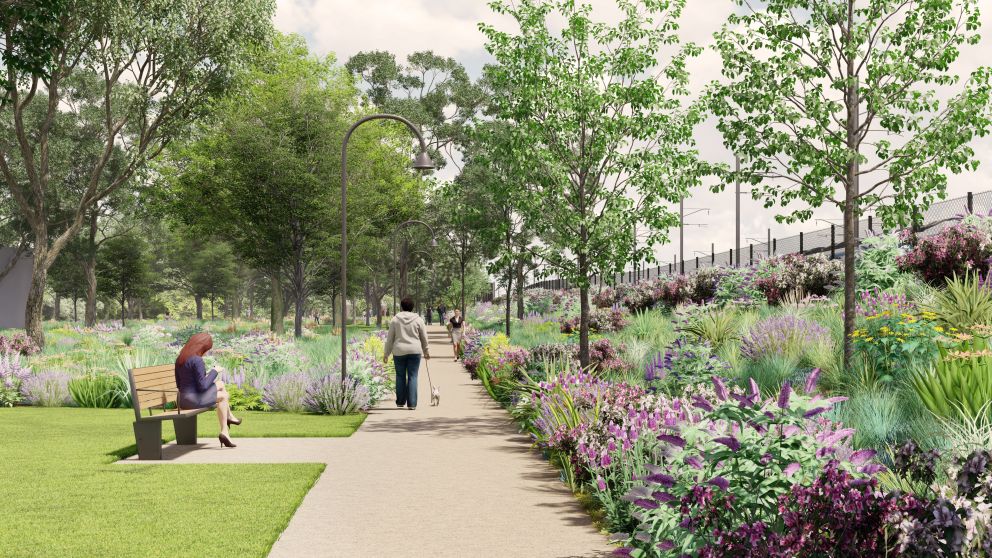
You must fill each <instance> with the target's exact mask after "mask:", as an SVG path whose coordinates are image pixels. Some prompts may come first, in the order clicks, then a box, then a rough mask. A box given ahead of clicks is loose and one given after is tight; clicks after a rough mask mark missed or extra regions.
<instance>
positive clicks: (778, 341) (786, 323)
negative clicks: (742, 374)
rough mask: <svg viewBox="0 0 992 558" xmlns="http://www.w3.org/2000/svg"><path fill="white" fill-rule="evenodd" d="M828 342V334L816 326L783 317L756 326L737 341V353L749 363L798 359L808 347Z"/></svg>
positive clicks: (763, 321)
mask: <svg viewBox="0 0 992 558" xmlns="http://www.w3.org/2000/svg"><path fill="white" fill-rule="evenodd" d="M831 342H832V341H831V338H830V332H829V331H827V329H826V328H824V327H823V326H821V325H820V324H818V323H816V322H814V321H811V320H805V319H803V318H799V317H796V316H794V315H791V314H786V315H781V316H773V317H770V318H765V319H764V320H761V321H759V322H758V323H756V324H755V325H754V326H753V327H752V328H751V330H750V331H748V333H747V335H745V336H744V339H743V340H742V341H741V353H742V354H743V355H744V356H745V357H747V358H749V359H751V360H759V359H761V358H763V357H767V356H773V355H777V356H786V357H795V358H799V357H801V356H802V355H803V354H804V353H805V351H806V349H807V347H809V346H810V345H814V344H829V343H831Z"/></svg>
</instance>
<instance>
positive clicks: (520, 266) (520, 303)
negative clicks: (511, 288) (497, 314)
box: [517, 258, 524, 320]
mask: <svg viewBox="0 0 992 558" xmlns="http://www.w3.org/2000/svg"><path fill="white" fill-rule="evenodd" d="M517 318H519V319H521V320H522V319H524V259H523V258H520V260H519V261H518V263H517Z"/></svg>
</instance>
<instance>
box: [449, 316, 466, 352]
mask: <svg viewBox="0 0 992 558" xmlns="http://www.w3.org/2000/svg"><path fill="white" fill-rule="evenodd" d="M465 326H466V324H465V320H464V318H462V312H461V310H459V309H457V308H455V311H454V312H453V313H452V316H451V319H450V320H448V331H449V332H450V333H451V346H452V348H453V349H454V351H455V360H458V359H459V358H461V356H462V355H461V348H462V337H463V335H464V333H465Z"/></svg>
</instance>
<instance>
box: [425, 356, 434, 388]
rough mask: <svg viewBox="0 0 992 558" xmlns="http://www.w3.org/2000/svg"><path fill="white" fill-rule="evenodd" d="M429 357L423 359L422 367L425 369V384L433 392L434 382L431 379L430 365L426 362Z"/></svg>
mask: <svg viewBox="0 0 992 558" xmlns="http://www.w3.org/2000/svg"><path fill="white" fill-rule="evenodd" d="M430 360H431V359H429V358H425V359H424V369H425V370H427V385H428V386H430V388H431V393H433V392H434V382H432V381H431V365H430V364H427V363H428V362H430Z"/></svg>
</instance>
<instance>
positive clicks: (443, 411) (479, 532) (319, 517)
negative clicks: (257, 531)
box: [165, 326, 612, 558]
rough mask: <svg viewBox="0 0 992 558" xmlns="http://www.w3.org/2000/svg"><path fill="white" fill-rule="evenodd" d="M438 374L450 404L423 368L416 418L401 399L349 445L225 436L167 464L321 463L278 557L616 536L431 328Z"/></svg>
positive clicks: (589, 543)
mask: <svg viewBox="0 0 992 558" xmlns="http://www.w3.org/2000/svg"><path fill="white" fill-rule="evenodd" d="M430 341H431V354H432V356H433V357H434V358H433V359H431V361H430V363H429V365H430V373H431V378H432V379H433V381H434V384H435V385H439V386H440V388H441V405H440V406H438V407H431V406H430V388H429V387H428V379H427V374H426V373H425V372H426V371H425V369H424V366H423V365H421V370H420V378H419V387H418V390H419V401H418V405H417V410H415V411H408V410H406V409H397V408H396V406H395V402H394V401H393V400H392V398H389V399H386V400H384V401H382V402H381V403H380V405H379V407H378V408H376V409H373V410H372V411H371V412H370V413H369V417H368V419H367V420H366V421H365V423H364V424H363V425H362V427H361V428H360V429H359V430H358V432H356V433H355V434H354V435H353V436H351V437H350V438H336V439H335V438H331V439H320V438H316V439H315V438H293V439H286V438H238V439H237V440H236V441H237V443H238V448H237V450H236V451H231V450H228V451H223V450H220V449H219V448H217V449H213V450H211V449H209V448H214V447H215V446H216V440H212V441H211V440H203V442H204V443H209V442H213V443H212V444H210V445H207V446H206V448H204V449H197V450H195V451H188V452H183V451H180V450H179V448H177V447H176V446H175V445H173V444H169V445H168V446H167V447H166V448H165V456H166V459H169V460H170V461H172V462H179V463H277V462H278V463H300V462H323V463H327V469H326V470H325V472H324V473H323V475H321V477H320V479H318V480H317V483H316V484H315V485H314V487H313V488H312V489H311V490H310V492H309V493H308V494H307V496H306V497H305V498H304V500H303V503H302V504H301V505H300V507H299V508H298V509H297V511H296V514H295V515H294V516H293V518H292V520H291V521H290V523H289V526H288V527H287V528H286V530H285V531H284V532H283V533H282V535H281V536H280V537H279V539H278V540H277V541H276V543H275V545H274V546H273V548H272V552H271V554H270V556H274V557H285V558H301V557H348V558H357V557H380V556H382V557H393V556H398V557H411V558H413V557H421V556H423V557H449V556H450V557H458V558H462V557H466V558H468V557H493V558H501V557H521V558H529V557H534V558H545V557H546V558H593V557H603V556H608V555H609V554H610V552H611V550H612V547H611V546H609V545H608V544H607V542H606V537H605V536H604V535H602V534H601V533H599V532H597V530H596V529H595V528H594V527H593V525H592V522H591V521H590V519H589V517H588V515H587V514H586V513H585V512H584V511H583V510H582V509H581V507H580V506H579V504H578V502H577V501H576V500H575V499H574V497H573V496H572V495H571V494H570V493H569V491H568V489H567V488H566V487H565V486H564V485H563V484H562V482H561V481H560V480H559V478H558V472H557V471H556V470H555V469H553V468H552V467H551V466H550V465H549V464H548V463H547V462H546V461H544V460H543V459H541V457H540V455H539V454H538V453H536V452H535V451H534V450H532V449H531V448H530V440H529V439H528V438H527V437H526V436H522V435H520V434H519V433H517V431H516V427H515V426H514V425H513V424H512V423H511V422H510V419H509V416H508V415H507V413H506V412H505V411H504V410H503V409H501V408H500V407H499V406H498V405H496V404H495V403H494V402H493V401H492V400H491V399H490V398H489V397H488V395H486V393H485V391H484V390H483V389H482V387H481V386H480V385H479V384H478V382H472V381H470V380H469V377H468V374H467V373H466V372H465V371H464V369H463V368H462V367H461V365H460V364H459V363H457V362H454V360H453V358H452V355H451V345H450V344H449V341H448V336H447V333H446V332H445V331H444V329H443V328H441V327H439V326H434V327H431V328H430Z"/></svg>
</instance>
